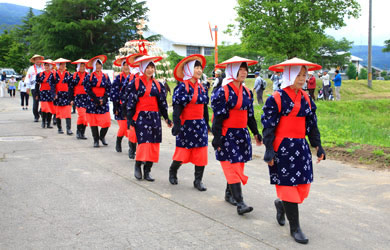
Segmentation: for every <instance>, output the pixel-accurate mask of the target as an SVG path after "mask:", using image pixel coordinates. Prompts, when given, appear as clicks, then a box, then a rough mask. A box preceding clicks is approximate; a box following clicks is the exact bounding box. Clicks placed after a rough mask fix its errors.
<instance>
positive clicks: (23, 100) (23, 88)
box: [18, 76, 30, 110]
mask: <svg viewBox="0 0 390 250" xmlns="http://www.w3.org/2000/svg"><path fill="white" fill-rule="evenodd" d="M25 79H26V77H25V76H23V77H22V80H20V81H19V84H18V90H19V91H20V105H21V106H22V109H23V110H28V99H29V97H30V96H29V90H28V88H27V83H25V82H24V80H25Z"/></svg>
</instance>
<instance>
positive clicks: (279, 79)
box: [271, 72, 282, 91]
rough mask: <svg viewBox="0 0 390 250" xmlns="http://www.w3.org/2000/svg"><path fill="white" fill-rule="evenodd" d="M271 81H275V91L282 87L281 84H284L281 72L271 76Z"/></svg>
mask: <svg viewBox="0 0 390 250" xmlns="http://www.w3.org/2000/svg"><path fill="white" fill-rule="evenodd" d="M271 81H272V82H273V87H272V89H273V90H274V91H276V90H279V89H280V85H281V84H282V77H281V76H280V72H276V73H274V74H273V75H272V76H271Z"/></svg>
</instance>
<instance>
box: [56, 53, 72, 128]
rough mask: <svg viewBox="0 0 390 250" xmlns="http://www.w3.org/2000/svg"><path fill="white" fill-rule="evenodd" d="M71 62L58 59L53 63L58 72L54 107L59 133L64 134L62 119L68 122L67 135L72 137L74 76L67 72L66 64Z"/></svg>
mask: <svg viewBox="0 0 390 250" xmlns="http://www.w3.org/2000/svg"><path fill="white" fill-rule="evenodd" d="M67 62H70V60H67V59H64V58H58V59H57V60H55V61H53V63H55V64H56V65H57V72H56V74H55V86H56V95H55V97H54V106H55V108H56V124H57V128H58V133H59V134H63V133H64V131H63V130H62V125H61V119H65V120H66V134H67V135H72V134H73V132H72V130H71V126H72V122H71V118H72V116H71V109H72V106H71V105H72V104H73V101H72V97H71V96H70V94H69V93H70V89H71V87H70V86H71V79H72V78H71V77H72V75H71V74H70V73H69V72H68V71H67V70H66V63H67Z"/></svg>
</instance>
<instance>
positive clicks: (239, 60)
mask: <svg viewBox="0 0 390 250" xmlns="http://www.w3.org/2000/svg"><path fill="white" fill-rule="evenodd" d="M243 62H245V63H247V64H248V66H251V65H255V64H257V63H258V61H256V60H251V59H247V58H243V57H240V56H234V57H232V58H230V59H228V60H226V61H224V62H221V63H219V64H217V65H215V67H216V68H220V69H224V68H226V66H227V65H228V64H232V63H243Z"/></svg>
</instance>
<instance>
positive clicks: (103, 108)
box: [84, 55, 111, 148]
mask: <svg viewBox="0 0 390 250" xmlns="http://www.w3.org/2000/svg"><path fill="white" fill-rule="evenodd" d="M106 60H107V56H105V55H99V56H95V57H94V58H92V59H90V60H89V61H88V63H87V68H89V69H92V73H91V74H90V75H89V76H88V77H87V78H85V79H84V88H85V92H87V94H88V100H87V121H88V124H89V126H90V127H91V132H92V136H93V146H94V147H95V148H96V147H99V140H100V141H101V142H102V144H103V145H104V146H107V145H108V144H107V142H106V139H105V137H106V134H107V131H108V128H109V127H110V126H111V117H110V112H109V104H108V97H109V93H110V90H111V81H110V78H109V77H108V76H107V74H104V73H103V72H102V69H103V64H104V63H105V62H106ZM98 127H101V129H100V132H99V129H98Z"/></svg>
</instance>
